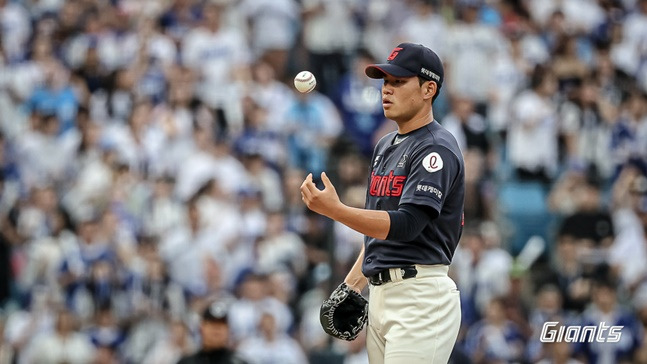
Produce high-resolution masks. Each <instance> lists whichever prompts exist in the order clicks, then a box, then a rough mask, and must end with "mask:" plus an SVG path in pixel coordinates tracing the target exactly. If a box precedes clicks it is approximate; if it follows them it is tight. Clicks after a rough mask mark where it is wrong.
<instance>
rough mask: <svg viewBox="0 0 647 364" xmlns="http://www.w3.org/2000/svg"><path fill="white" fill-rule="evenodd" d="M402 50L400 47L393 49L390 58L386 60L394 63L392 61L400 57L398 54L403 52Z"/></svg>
mask: <svg viewBox="0 0 647 364" xmlns="http://www.w3.org/2000/svg"><path fill="white" fill-rule="evenodd" d="M401 50H402V48H400V47H395V48H394V49H393V51H392V52H391V55H389V58H387V59H386V60H387V61H392V60H394V59H395V57H396V56H397V55H398V53H400V51H401Z"/></svg>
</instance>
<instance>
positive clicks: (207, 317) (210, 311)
mask: <svg viewBox="0 0 647 364" xmlns="http://www.w3.org/2000/svg"><path fill="white" fill-rule="evenodd" d="M228 312H229V305H228V304H227V303H226V302H223V301H216V302H213V303H211V304H210V305H209V306H207V308H205V309H204V311H203V312H202V320H204V321H210V322H223V323H227V314H228Z"/></svg>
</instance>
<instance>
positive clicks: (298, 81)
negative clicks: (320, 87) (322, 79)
mask: <svg viewBox="0 0 647 364" xmlns="http://www.w3.org/2000/svg"><path fill="white" fill-rule="evenodd" d="M315 86H317V79H316V78H315V75H313V74H312V72H310V71H301V72H299V74H297V76H296V77H295V78H294V87H296V89H297V90H299V92H301V93H304V94H305V93H308V92H310V91H312V90H314V89H315Z"/></svg>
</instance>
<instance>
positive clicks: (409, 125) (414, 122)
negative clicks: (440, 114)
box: [396, 109, 434, 134]
mask: <svg viewBox="0 0 647 364" xmlns="http://www.w3.org/2000/svg"><path fill="white" fill-rule="evenodd" d="M433 121H434V113H433V111H432V110H431V109H429V111H428V112H425V113H422V114H418V115H416V116H414V117H413V118H411V119H409V120H407V121H396V123H397V124H398V134H407V133H410V132H412V131H414V130H416V129H419V128H421V127H423V126H425V125H427V124H429V123H431V122H433Z"/></svg>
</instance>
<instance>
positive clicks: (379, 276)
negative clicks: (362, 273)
mask: <svg viewBox="0 0 647 364" xmlns="http://www.w3.org/2000/svg"><path fill="white" fill-rule="evenodd" d="M387 272H388V271H387ZM383 273H384V271H380V272H378V273H377V274H374V275H373V277H372V278H373V279H371V284H373V285H374V286H381V285H383V284H384V283H386V282H388V281H387V280H385V279H383V278H382V274H383ZM376 276H377V280H375V277H376Z"/></svg>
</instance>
